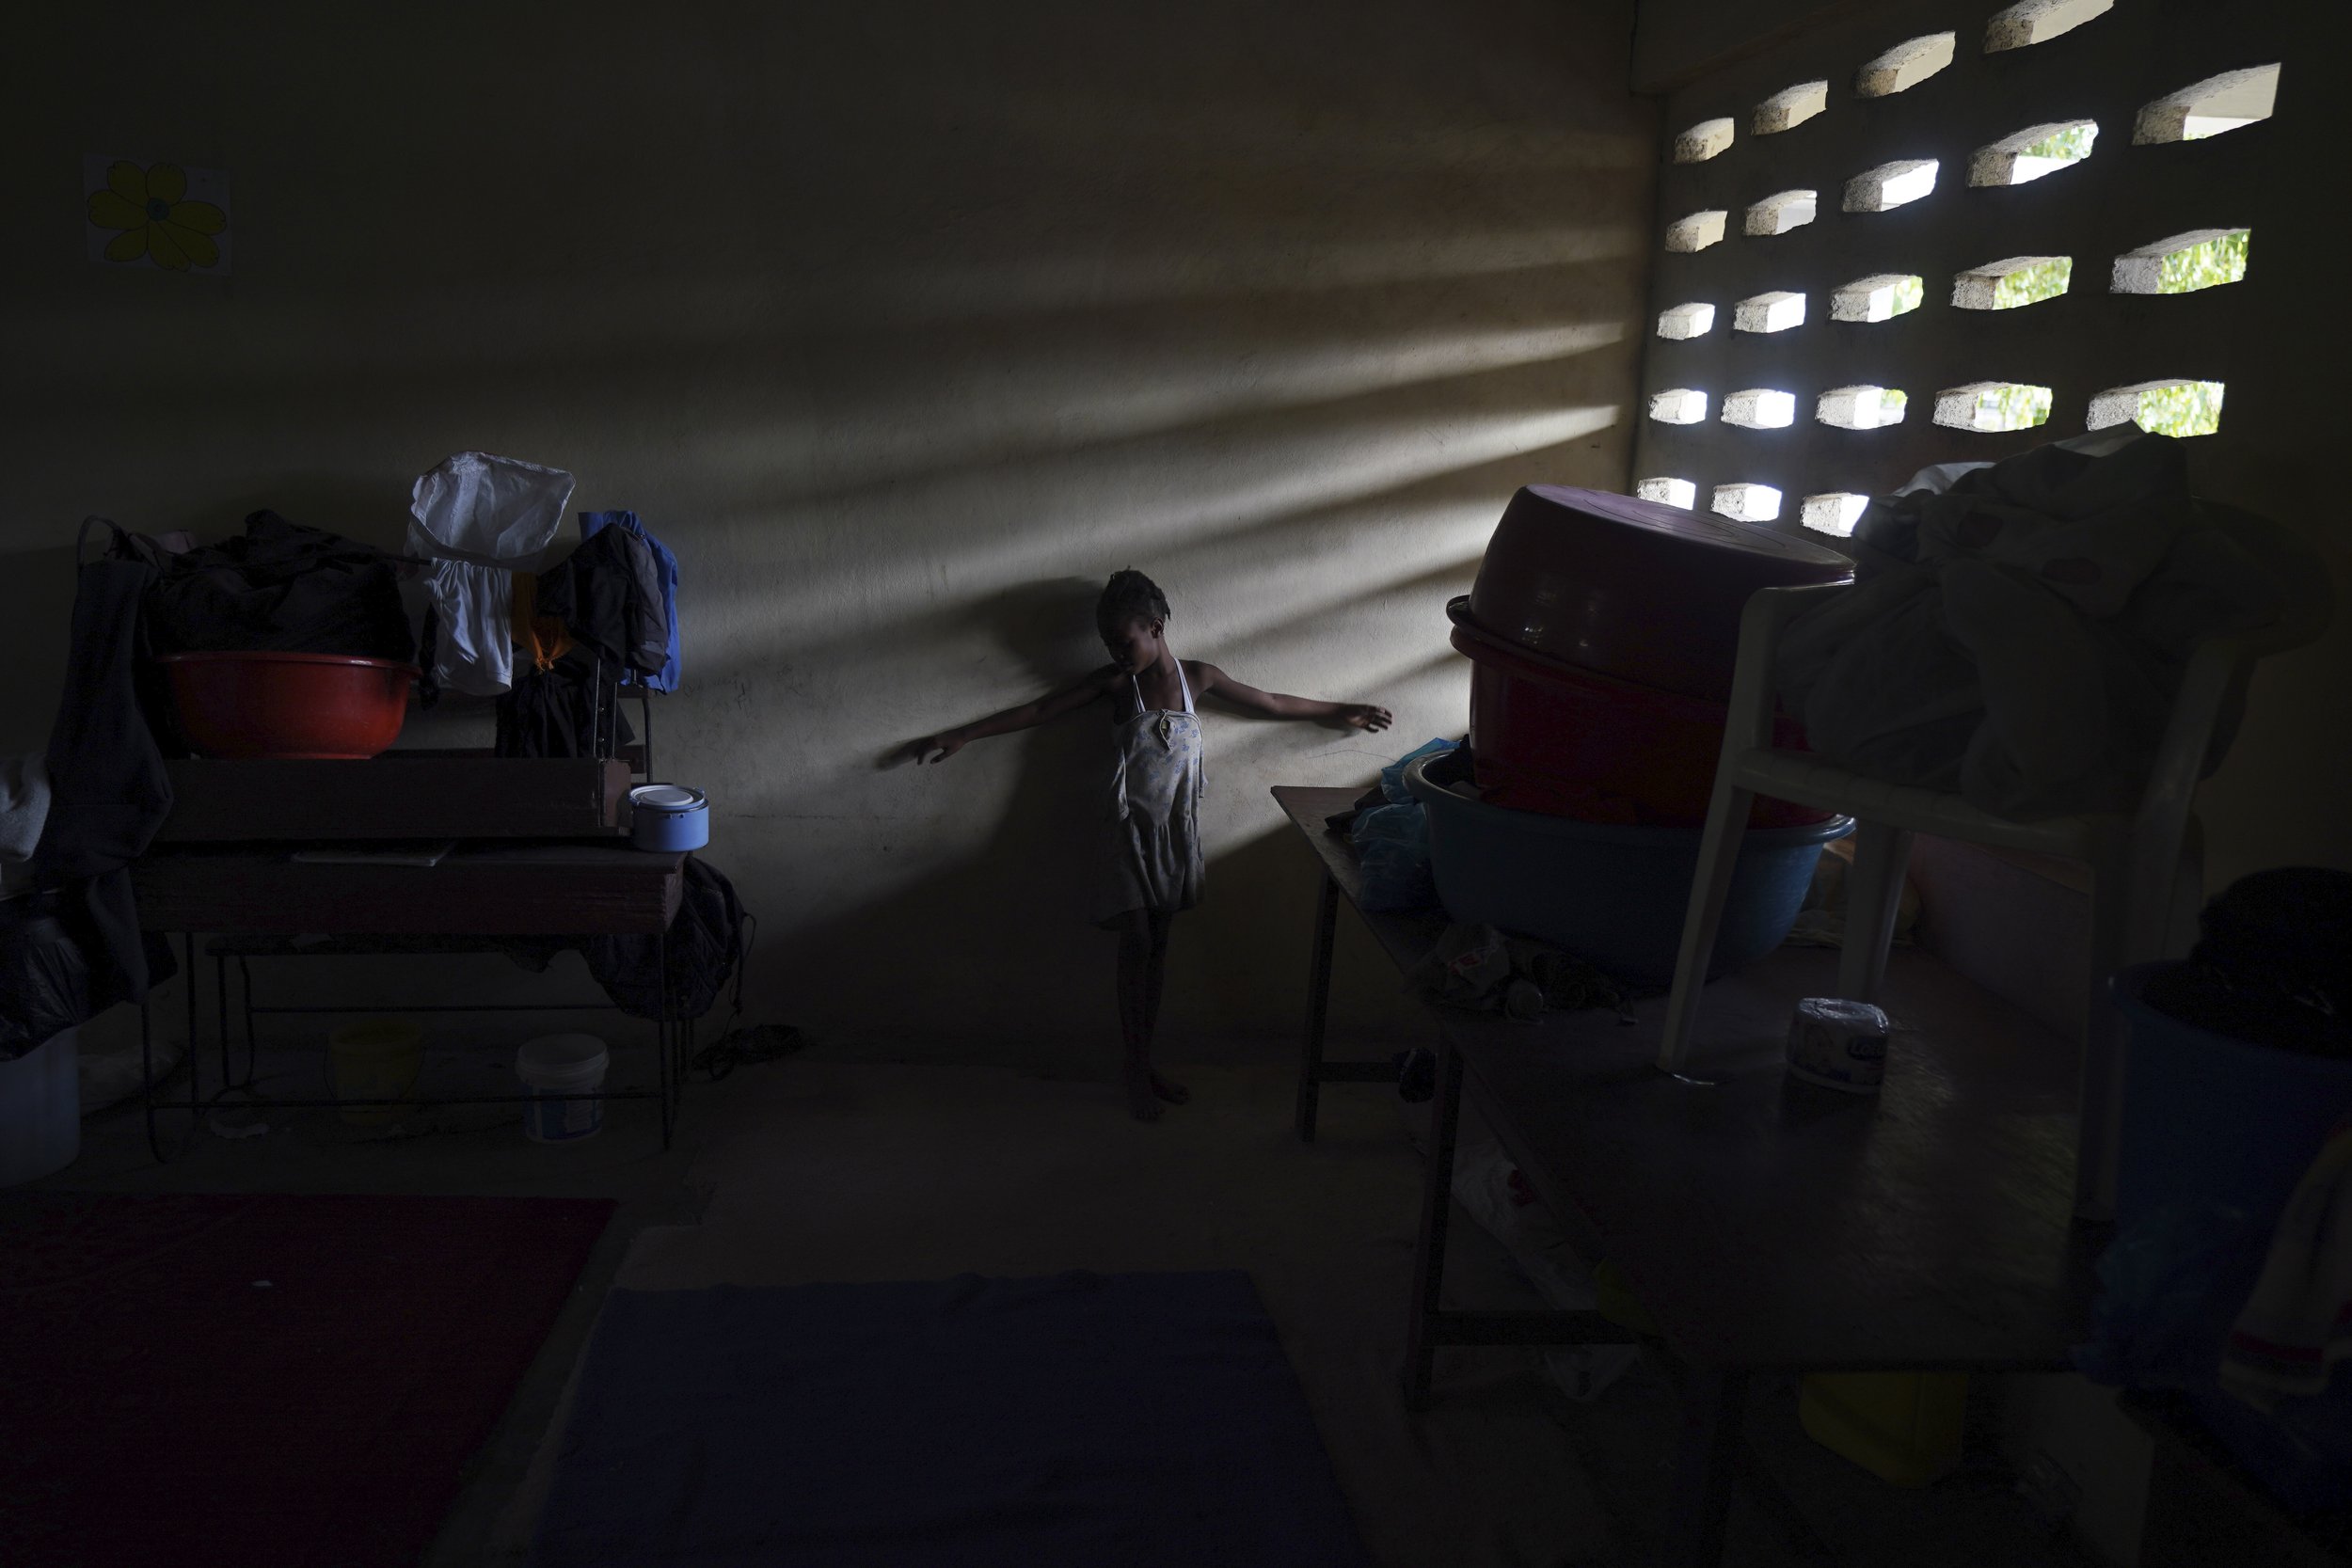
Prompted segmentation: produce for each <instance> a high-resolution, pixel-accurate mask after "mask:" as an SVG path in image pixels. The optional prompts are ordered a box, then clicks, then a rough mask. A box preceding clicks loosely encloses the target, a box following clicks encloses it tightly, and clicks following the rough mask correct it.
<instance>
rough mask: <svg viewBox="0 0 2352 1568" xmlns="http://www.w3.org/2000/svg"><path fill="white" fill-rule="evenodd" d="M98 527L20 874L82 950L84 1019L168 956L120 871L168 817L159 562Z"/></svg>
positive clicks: (142, 985) (141, 984) (136, 993)
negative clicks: (152, 628)
mask: <svg viewBox="0 0 2352 1568" xmlns="http://www.w3.org/2000/svg"><path fill="white" fill-rule="evenodd" d="M95 524H103V526H104V527H105V528H106V529H107V530H108V531H111V532H112V533H113V534H114V535H115V540H114V546H113V549H112V550H110V552H109V553H108V554H106V555H103V556H101V557H99V558H97V559H95V560H91V561H87V562H83V563H82V565H81V567H80V569H79V573H78V578H77V583H76V587H75V591H74V596H73V630H72V645H71V648H70V650H69V653H68V656H67V663H66V678H65V689H64V692H63V694H62V696H61V697H60V699H59V701H58V704H57V718H56V723H55V724H53V725H52V726H51V728H50V732H49V751H48V754H47V756H46V758H45V762H46V765H47V770H48V774H49V790H50V799H49V811H48V815H47V817H46V819H45V820H44V822H43V823H42V825H41V832H40V842H39V843H38V844H37V845H36V846H35V847H34V850H33V857H32V862H31V865H30V868H29V869H30V873H31V878H32V880H33V881H34V883H35V884H36V885H37V886H39V887H40V888H43V889H48V890H53V891H55V892H56V894H57V895H58V896H57V899H56V904H55V911H56V916H57V918H58V919H59V921H61V922H62V923H63V925H64V927H65V929H66V930H67V931H68V932H69V933H70V934H71V935H72V938H73V939H74V940H75V941H76V942H79V943H80V944H81V945H82V947H83V949H84V953H85V958H86V960H87V967H88V992H87V994H88V1001H89V1006H90V1008H91V1010H92V1011H93V1012H95V1011H97V1010H99V1009H102V1008H104V1007H109V1006H113V1005H114V1004H115V1003H117V1002H139V1001H144V1000H145V999H146V996H147V990H148V987H149V985H150V984H151V983H153V982H157V981H162V980H167V979H169V978H170V977H171V975H172V974H173V972H174V965H173V963H172V961H171V952H170V949H169V948H168V947H167V946H166V945H165V944H164V943H163V942H162V941H161V939H160V938H156V939H151V938H149V937H148V936H147V935H145V934H143V933H142V932H141V931H140V929H139V922H138V911H137V909H136V908H135V906H134V904H133V902H132V896H131V874H130V872H129V871H128V870H126V869H125V867H127V866H128V865H129V863H131V862H132V861H135V860H136V859H137V858H138V857H139V856H140V855H141V854H144V853H145V852H146V850H147V846H148V843H149V841H150V840H151V839H152V838H153V837H154V836H155V830H156V829H157V828H159V827H161V826H163V821H164V818H165V817H166V816H168V815H169V814H170V811H171V780H170V777H169V775H168V774H167V773H166V772H165V770H164V756H163V752H162V750H161V749H160V748H159V747H157V745H156V744H155V736H154V732H153V731H152V730H151V728H150V727H149V724H148V718H147V714H148V706H147V705H148V704H149V703H151V702H152V701H154V700H155V694H154V693H152V692H151V691H143V690H142V689H141V688H142V685H143V683H144V682H145V681H146V680H148V679H150V678H151V676H152V674H153V668H152V664H151V661H150V659H149V650H148V647H147V633H146V627H145V625H144V623H143V621H142V618H141V607H142V605H143V603H144V601H145V600H146V598H147V594H148V591H149V589H150V587H151V585H152V584H153V582H154V580H155V566H154V564H153V562H154V560H155V559H156V555H157V552H156V551H155V550H154V549H153V548H152V547H151V545H150V542H148V541H144V540H139V539H137V538H136V536H135V535H130V534H126V533H124V532H122V531H120V530H119V529H116V528H115V526H114V525H113V524H112V523H109V522H106V520H105V519H104V518H103V517H93V518H90V519H89V520H88V521H87V522H85V523H84V524H83V525H82V538H83V540H84V541H85V542H86V541H87V539H88V537H89V534H90V531H91V529H92V526H93V525H95ZM75 553H76V556H77V558H78V556H79V554H80V550H79V546H77V548H76V552H75ZM401 631H402V635H404V636H405V635H406V633H407V623H406V622H405V621H403V622H402V623H401ZM30 1043H31V1044H33V1045H38V1044H40V1041H39V1040H34V1041H31V1042H30Z"/></svg>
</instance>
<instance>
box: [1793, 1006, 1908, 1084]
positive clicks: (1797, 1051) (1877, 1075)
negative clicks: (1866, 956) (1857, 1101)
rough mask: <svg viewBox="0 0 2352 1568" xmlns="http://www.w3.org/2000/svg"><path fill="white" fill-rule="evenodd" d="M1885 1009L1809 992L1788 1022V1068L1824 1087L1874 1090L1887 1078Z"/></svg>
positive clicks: (1811, 1082)
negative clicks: (1814, 994) (1812, 994)
mask: <svg viewBox="0 0 2352 1568" xmlns="http://www.w3.org/2000/svg"><path fill="white" fill-rule="evenodd" d="M1888 1033H1889V1028H1888V1025H1887V1022H1886V1015H1885V1014H1884V1013H1883V1012H1882V1011H1880V1010H1879V1009H1878V1008H1877V1007H1875V1006H1871V1005H1870V1004H1869V1003H1867V1002H1853V1001H1849V1000H1847V999H1846V998H1844V997H1837V996H1808V997H1806V998H1805V999H1804V1001H1802V1002H1800V1003H1798V1004H1797V1012H1796V1016H1795V1017H1794V1018H1792V1019H1791V1020H1789V1022H1788V1072H1789V1076H1791V1077H1794V1078H1802V1079H1804V1081H1805V1082H1806V1083H1808V1084H1819V1085H1821V1087H1823V1088H1825V1089H1844V1090H1846V1091H1847V1092H1848V1093H1850V1094H1876V1093H1878V1092H1879V1085H1881V1084H1882V1083H1883V1082H1884V1081H1885V1079H1886V1037H1887V1035H1888Z"/></svg>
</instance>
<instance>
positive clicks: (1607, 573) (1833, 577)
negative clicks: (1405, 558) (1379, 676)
mask: <svg viewBox="0 0 2352 1568" xmlns="http://www.w3.org/2000/svg"><path fill="white" fill-rule="evenodd" d="M1852 576H1853V562H1851V561H1849V560H1848V559H1847V558H1846V557H1844V556H1842V555H1840V554H1838V553H1837V552H1836V550H1833V549H1830V548H1828V547H1826V546H1821V545H1817V544H1814V543H1813V542H1812V541H1811V540H1808V539H1802V538H1799V537H1797V536H1796V535H1794V534H1788V533H1780V532H1776V531H1773V530H1772V529H1767V528H1758V527H1756V526H1755V525H1754V524H1751V523H1735V522H1733V521H1732V520H1731V519H1729V518H1728V517H1718V516H1716V515H1712V514H1711V513H1706V512H1686V511H1685V510H1683V509H1682V508H1681V507H1678V506H1666V505H1664V504H1662V503H1661V502H1658V501H1645V500H1642V499H1638V498H1637V497H1633V496H1620V495H1614V494H1612V493H1610V492H1609V491H1605V490H1583V489H1578V488H1576V487H1574V486H1570V485H1564V484H1531V485H1529V486H1527V487H1526V488H1525V489H1522V490H1521V491H1519V493H1518V494H1517V495H1515V496H1513V497H1512V498H1511V504H1510V505H1509V506H1507V507H1505V508H1504V509H1503V513H1502V521H1501V522H1499V523H1497V524H1496V525H1495V531H1494V536H1493V537H1492V538H1491V539H1489V540H1488V541H1487V544H1486V556H1485V558H1484V559H1483V560H1482V561H1481V562H1480V563H1479V567H1478V580H1477V581H1476V582H1475V583H1474V584H1473V585H1472V586H1471V589H1470V609H1471V610H1472V611H1473V612H1475V613H1476V615H1477V617H1478V620H1479V623H1480V624H1481V625H1482V626H1486V627H1488V628H1490V629H1491V630H1492V631H1493V632H1494V633H1495V634H1496V635H1497V636H1500V637H1502V638H1503V639H1504V640H1505V641H1511V642H1516V643H1518V644H1519V645H1520V646H1522V647H1524V648H1526V649H1527V650H1528V651H1529V652H1531V653H1535V654H1540V655H1542V656H1544V657H1548V658H1554V659H1558V660H1560V661H1562V662H1564V663H1567V664H1574V665H1577V666H1580V667H1581V668H1583V669H1586V670H1591V671H1593V672H1595V673H1599V674H1604V675H1615V676H1617V677H1619V678H1620V679H1623V680H1631V681H1639V682H1641V683H1642V684H1643V685H1645V686H1651V687H1656V688H1659V689H1661V690H1666V691H1679V692H1682V693H1683V694H1685V695H1687V696H1692V697H1702V698H1707V699H1709V700H1711V701H1714V702H1722V701H1724V699H1725V698H1727V697H1729V696H1730V695H1731V669H1732V665H1733V664H1734V662H1736V657H1737V654H1738V651H1739V644H1740V611H1741V610H1743V609H1744V608H1746V605H1747V602H1748V597H1749V595H1750V594H1754V593H1755V592H1756V590H1757V589H1759V588H1788V587H1795V586H1798V585H1801V584H1804V583H1816V582H1843V581H1846V580H1847V579H1848V578H1851V577H1852Z"/></svg>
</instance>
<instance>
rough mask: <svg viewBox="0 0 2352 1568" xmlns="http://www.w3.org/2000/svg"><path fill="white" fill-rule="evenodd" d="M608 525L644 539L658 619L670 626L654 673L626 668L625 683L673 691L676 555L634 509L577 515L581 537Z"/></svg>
mask: <svg viewBox="0 0 2352 1568" xmlns="http://www.w3.org/2000/svg"><path fill="white" fill-rule="evenodd" d="M607 528H623V529H627V530H628V531H629V532H631V533H633V534H635V535H637V537H638V538H640V539H643V540H644V542H645V547H646V549H648V550H650V551H651V552H652V554H653V562H654V569H655V571H656V573H657V574H658V575H659V576H660V582H661V619H662V621H663V622H664V623H665V624H666V625H667V626H669V634H670V642H669V657H667V658H665V659H663V660H662V664H661V669H660V672H659V673H655V674H650V675H647V674H642V673H639V672H637V671H635V670H631V671H629V672H628V675H627V677H626V678H627V681H628V684H629V685H631V686H647V687H651V688H652V689H654V690H656V691H675V690H676V689H677V682H678V624H677V557H676V556H675V555H672V554H671V553H670V549H669V546H666V545H664V544H662V542H661V541H660V540H659V539H657V538H655V537H654V536H653V535H652V534H650V533H648V532H646V531H645V525H644V523H641V522H639V521H638V520H637V514H636V513H634V512H583V513H581V514H580V535H581V537H582V538H594V537H595V536H596V534H597V533H599V532H601V531H604V530H605V529H607Z"/></svg>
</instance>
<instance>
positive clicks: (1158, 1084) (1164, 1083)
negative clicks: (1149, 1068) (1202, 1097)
mask: <svg viewBox="0 0 2352 1568" xmlns="http://www.w3.org/2000/svg"><path fill="white" fill-rule="evenodd" d="M1152 1093H1153V1094H1155V1095H1158V1096H1159V1097H1160V1098H1161V1099H1162V1100H1165V1101H1168V1103H1169V1104H1170V1105H1182V1104H1184V1102H1185V1101H1189V1100H1190V1099H1191V1098H1192V1091H1191V1090H1190V1089H1188V1088H1186V1087H1184V1085H1182V1084H1179V1083H1177V1082H1176V1081H1175V1080H1174V1079H1170V1078H1163V1077H1161V1076H1160V1075H1159V1074H1158V1073H1156V1072H1155V1073H1153V1074H1152Z"/></svg>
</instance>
